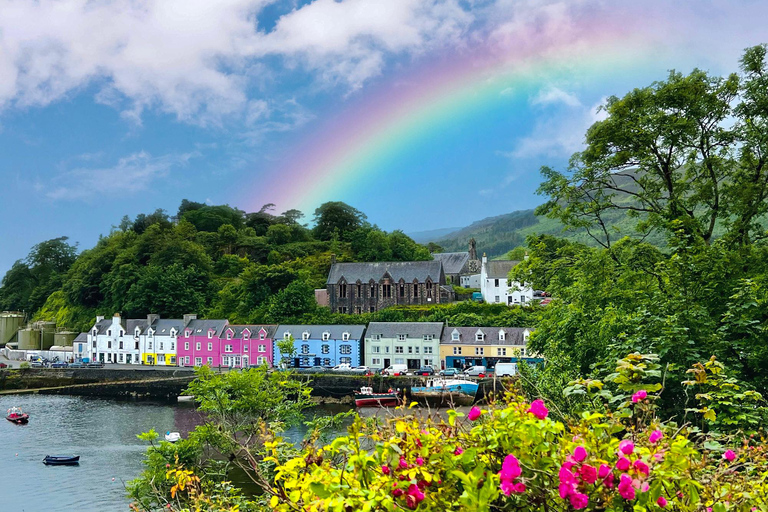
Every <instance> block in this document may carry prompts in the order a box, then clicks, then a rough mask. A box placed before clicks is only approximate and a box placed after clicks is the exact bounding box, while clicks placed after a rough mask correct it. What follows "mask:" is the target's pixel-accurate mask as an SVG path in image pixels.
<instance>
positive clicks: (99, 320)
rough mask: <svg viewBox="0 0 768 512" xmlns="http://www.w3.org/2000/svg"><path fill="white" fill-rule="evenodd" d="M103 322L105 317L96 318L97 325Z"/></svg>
mask: <svg viewBox="0 0 768 512" xmlns="http://www.w3.org/2000/svg"><path fill="white" fill-rule="evenodd" d="M102 320H104V317H103V316H97V317H96V323H99V322H101V321H102Z"/></svg>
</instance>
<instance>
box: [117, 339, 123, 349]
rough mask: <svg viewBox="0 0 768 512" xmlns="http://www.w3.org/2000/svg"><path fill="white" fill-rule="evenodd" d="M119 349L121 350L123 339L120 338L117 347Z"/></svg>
mask: <svg viewBox="0 0 768 512" xmlns="http://www.w3.org/2000/svg"><path fill="white" fill-rule="evenodd" d="M117 348H119V349H120V350H123V340H120V343H118V347H117Z"/></svg>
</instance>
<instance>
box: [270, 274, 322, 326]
mask: <svg viewBox="0 0 768 512" xmlns="http://www.w3.org/2000/svg"><path fill="white" fill-rule="evenodd" d="M316 308H317V302H316V301H315V290H314V288H312V287H311V286H309V285H308V284H307V283H306V282H305V281H303V280H298V279H297V280H296V281H293V282H292V283H291V284H289V285H288V286H287V287H286V288H285V289H284V290H280V291H279V292H277V294H275V295H274V296H273V297H272V298H271V299H270V301H269V308H268V310H267V319H268V321H270V322H275V323H278V322H285V321H288V320H289V319H292V318H299V317H301V316H302V315H304V314H311V313H312V312H313V311H314V310H315V309H316Z"/></svg>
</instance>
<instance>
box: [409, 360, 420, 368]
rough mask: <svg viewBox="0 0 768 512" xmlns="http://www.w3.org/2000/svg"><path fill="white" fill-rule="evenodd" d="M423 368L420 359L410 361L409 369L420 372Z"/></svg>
mask: <svg viewBox="0 0 768 512" xmlns="http://www.w3.org/2000/svg"><path fill="white" fill-rule="evenodd" d="M420 367H421V365H420V363H419V360H418V359H408V369H409V370H418V369H419V368H420Z"/></svg>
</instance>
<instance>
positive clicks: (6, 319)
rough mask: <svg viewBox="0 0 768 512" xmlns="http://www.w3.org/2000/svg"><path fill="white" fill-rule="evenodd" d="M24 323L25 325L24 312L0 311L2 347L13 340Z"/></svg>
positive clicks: (0, 340)
mask: <svg viewBox="0 0 768 512" xmlns="http://www.w3.org/2000/svg"><path fill="white" fill-rule="evenodd" d="M22 325H24V313H19V312H18V311H3V312H2V313H0V347H2V346H4V345H5V344H6V343H8V342H9V341H12V340H13V339H14V338H15V337H16V332H17V331H18V330H19V329H20V328H21V326H22Z"/></svg>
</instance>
